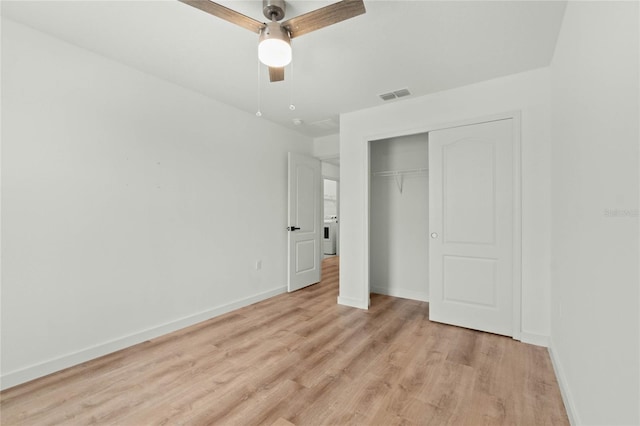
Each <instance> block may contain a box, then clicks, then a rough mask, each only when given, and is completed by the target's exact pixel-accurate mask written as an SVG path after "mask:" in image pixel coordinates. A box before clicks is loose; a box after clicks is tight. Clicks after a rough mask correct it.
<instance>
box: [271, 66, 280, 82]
mask: <svg viewBox="0 0 640 426" xmlns="http://www.w3.org/2000/svg"><path fill="white" fill-rule="evenodd" d="M269 80H270V81H271V82H272V83H274V82H276V81H283V80H284V67H269Z"/></svg>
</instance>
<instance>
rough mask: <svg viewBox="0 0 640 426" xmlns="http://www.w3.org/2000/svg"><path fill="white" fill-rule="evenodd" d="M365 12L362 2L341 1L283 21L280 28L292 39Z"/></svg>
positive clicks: (357, 0) (354, 0) (358, 0)
mask: <svg viewBox="0 0 640 426" xmlns="http://www.w3.org/2000/svg"><path fill="white" fill-rule="evenodd" d="M365 12H366V9H365V8H364V3H363V1H362V0H342V1H340V2H338V3H334V4H330V5H329V6H325V7H322V8H320V9H317V10H314V11H312V12H309V13H305V14H303V15H300V16H296V17H295V18H291V19H289V20H287V21H284V22H283V23H282V26H283V27H284V28H286V29H287V30H288V31H289V33H290V34H291V38H294V37H299V36H301V35H304V34H307V33H310V32H311V31H315V30H319V29H320V28H324V27H328V26H329V25H332V24H336V23H338V22H341V21H344V20H346V19H349V18H353V17H354V16H358V15H362V14H363V13H365Z"/></svg>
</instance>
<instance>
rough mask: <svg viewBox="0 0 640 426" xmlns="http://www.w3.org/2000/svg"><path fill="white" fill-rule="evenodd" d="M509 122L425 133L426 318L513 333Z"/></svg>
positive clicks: (511, 137) (511, 139) (511, 163)
mask: <svg viewBox="0 0 640 426" xmlns="http://www.w3.org/2000/svg"><path fill="white" fill-rule="evenodd" d="M512 126H513V120H511V119H508V120H500V121H493V122H488V123H481V124H475V125H470V126H462V127H456V128H451V129H444V130H438V131H434V132H430V133H429V233H430V239H429V241H430V244H429V253H430V256H429V259H430V260H429V271H430V273H429V293H430V298H429V299H430V301H429V319H431V320H433V321H438V322H443V323H447V324H453V325H458V326H462V327H467V328H472V329H476V330H482V331H488V332H491V333H497V334H503V335H508V336H512V335H513V326H512V324H513V297H512V293H513V259H514V256H513V215H514V211H513V195H514V188H513V185H514V179H513V136H512V134H513V133H512Z"/></svg>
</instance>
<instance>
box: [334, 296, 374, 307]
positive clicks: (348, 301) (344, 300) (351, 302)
mask: <svg viewBox="0 0 640 426" xmlns="http://www.w3.org/2000/svg"><path fill="white" fill-rule="evenodd" d="M338 305H344V306H350V307H352V308H359V309H369V301H368V300H364V301H363V300H360V299H352V298H350V297H344V296H338Z"/></svg>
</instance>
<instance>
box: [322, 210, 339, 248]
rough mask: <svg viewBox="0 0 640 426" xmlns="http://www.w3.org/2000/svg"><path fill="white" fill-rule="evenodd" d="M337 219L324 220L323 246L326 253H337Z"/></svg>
mask: <svg viewBox="0 0 640 426" xmlns="http://www.w3.org/2000/svg"><path fill="white" fill-rule="evenodd" d="M337 226H338V224H337V223H336V221H335V219H333V220H325V221H324V234H323V240H322V241H323V248H324V254H336V227H337Z"/></svg>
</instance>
